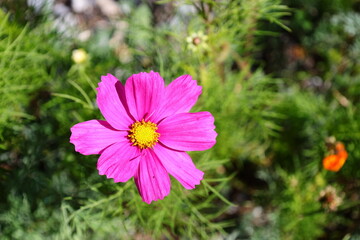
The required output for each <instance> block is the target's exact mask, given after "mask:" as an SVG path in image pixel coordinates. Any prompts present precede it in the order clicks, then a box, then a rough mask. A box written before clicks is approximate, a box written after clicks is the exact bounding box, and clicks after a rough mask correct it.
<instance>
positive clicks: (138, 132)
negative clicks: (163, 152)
mask: <svg viewBox="0 0 360 240" xmlns="http://www.w3.org/2000/svg"><path fill="white" fill-rule="evenodd" d="M157 129H158V128H157V125H156V124H155V123H152V122H150V121H148V122H145V121H144V120H142V121H141V122H139V121H136V122H135V123H133V124H132V125H131V129H130V131H129V135H128V137H129V139H130V141H131V142H132V143H133V146H138V147H139V148H141V149H144V148H149V147H153V146H154V145H155V144H156V143H157V142H158V141H159V140H158V139H159V136H160V134H159V133H157V132H156V130H157Z"/></svg>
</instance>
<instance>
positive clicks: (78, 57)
mask: <svg viewBox="0 0 360 240" xmlns="http://www.w3.org/2000/svg"><path fill="white" fill-rule="evenodd" d="M71 58H72V60H73V61H74V63H76V64H81V63H84V62H86V60H87V59H88V54H87V52H86V51H85V50H84V49H82V48H80V49H75V50H73V51H72V56H71Z"/></svg>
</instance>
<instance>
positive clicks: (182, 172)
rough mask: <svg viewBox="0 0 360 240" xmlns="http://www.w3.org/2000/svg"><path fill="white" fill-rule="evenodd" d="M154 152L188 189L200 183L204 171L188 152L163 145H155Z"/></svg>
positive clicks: (167, 169)
mask: <svg viewBox="0 0 360 240" xmlns="http://www.w3.org/2000/svg"><path fill="white" fill-rule="evenodd" d="M154 152H155V154H156V155H157V156H158V157H159V159H160V161H161V163H162V165H163V166H164V168H165V169H166V171H167V172H168V173H170V174H171V175H172V176H173V177H174V178H176V179H177V180H178V181H179V182H180V183H181V184H182V185H183V186H184V188H186V189H193V188H195V185H199V184H200V181H201V180H202V179H203V176H204V173H203V172H202V171H200V170H198V169H197V168H196V167H195V165H194V163H193V161H192V160H191V158H190V156H189V155H188V154H187V153H186V152H179V151H174V150H171V149H169V148H167V147H163V146H162V145H161V144H156V145H155V146H154Z"/></svg>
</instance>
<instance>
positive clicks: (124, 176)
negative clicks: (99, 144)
mask: <svg viewBox="0 0 360 240" xmlns="http://www.w3.org/2000/svg"><path fill="white" fill-rule="evenodd" d="M140 154H141V153H140V150H139V148H137V147H133V146H131V145H130V143H129V141H127V142H126V141H125V142H119V143H115V144H114V145H111V146H110V147H108V148H107V149H105V150H104V152H103V153H102V154H101V156H100V158H99V160H98V163H97V169H98V170H99V174H100V175H106V177H107V178H113V179H114V182H126V181H128V180H129V179H130V178H132V177H133V176H134V174H135V172H136V171H137V170H138V166H139V161H140V157H139V156H140Z"/></svg>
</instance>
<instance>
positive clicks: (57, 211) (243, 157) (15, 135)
mask: <svg viewBox="0 0 360 240" xmlns="http://www.w3.org/2000/svg"><path fill="white" fill-rule="evenodd" d="M159 3H170V4H173V5H172V6H173V7H174V8H175V10H174V12H173V15H174V16H173V18H172V19H171V20H170V21H169V22H167V21H164V22H161V23H158V24H157V25H155V24H154V23H153V18H154V16H153V12H152V11H151V9H152V8H151V7H150V6H149V5H147V4H144V3H142V4H140V3H139V5H136V4H135V3H134V2H133V1H124V3H121V4H127V7H128V8H130V9H129V11H124V13H123V15H121V16H120V17H119V19H116V20H114V19H111V21H108V24H107V25H106V27H101V28H97V29H96V30H94V31H93V32H92V36H91V38H90V39H89V40H87V41H83V42H81V41H79V40H78V39H75V38H72V37H69V36H67V35H66V34H65V35H61V34H60V33H56V32H55V31H54V30H53V28H52V26H53V25H52V24H53V22H52V20H51V18H48V19H44V20H45V22H44V23H41V24H40V23H36V22H30V23H28V25H27V26H21V25H19V23H18V22H20V23H21V22H23V21H24V18H23V17H19V14H18V13H17V14H13V15H8V14H4V13H3V12H0V87H1V89H2V94H1V97H0V136H2V140H3V141H2V142H1V145H0V146H1V147H2V148H3V149H4V150H2V151H1V152H0V235H1V238H4V239H25V238H26V239H43V238H49V239H118V238H119V239H217V238H227V239H253V240H255V239H276V240H277V239H331V237H335V238H336V239H342V238H344V239H349V238H350V239H351V238H352V237H353V238H355V237H356V236H357V235H356V234H357V233H356V231H355V230H356V228H357V227H358V223H359V222H360V220H359V219H360V218H359V207H358V206H359V205H358V204H359V201H360V197H359V194H358V190H359V187H358V186H359V184H360V183H359V180H358V179H359V177H360V172H359V171H358V167H357V165H358V164H357V160H358V159H359V158H360V150H359V148H358V147H357V146H358V145H359V144H360V134H359V133H360V122H359V118H358V116H359V107H358V105H359V101H360V95H359V91H360V72H359V70H358V65H359V53H360V50H358V49H357V48H359V47H360V43H359V41H358V35H359V33H358V28H357V26H358V25H359V24H358V22H359V21H360V20H359V19H360V18H359V14H358V13H357V12H356V11H355V10H354V11H353V12H352V11H348V10H349V9H351V7H352V5H353V2H352V1H340V0H323V1H320V2H316V3H315V2H313V1H289V2H286V1H285V3H286V4H285V5H284V3H283V2H281V1H278V0H253V1H245V0H234V1H215V0H202V1H198V0H185V1H170V0H165V1H159ZM287 5H289V7H291V8H292V9H291V10H290V8H289V7H287ZM168 6H170V5H168ZM190 6H191V7H192V8H191V9H192V10H190V11H188V10H186V12H185V13H184V10H183V9H182V10H181V9H180V8H182V7H184V8H185V9H186V7H187V9H190ZM4 8H5V9H8V11H9V12H14V11H15V12H16V10H14V8H13V7H11V4H8V3H7V4H6V6H5V7H4ZM314 9H316V10H317V11H316V12H314V11H313V10H314ZM195 10H196V11H195ZM345 10H346V11H345ZM290 12H291V13H292V15H290ZM38 17H39V18H38ZM9 19H11V21H10V20H9ZM26 19H27V18H26ZM37 19H42V18H41V17H40V16H37ZM285 20H286V21H285ZM16 21H18V22H16ZM31 23H32V24H34V25H36V26H32V25H30V24H31ZM101 26H103V25H101ZM289 27H290V28H289ZM274 29H276V31H274ZM290 31H292V32H291V33H290ZM304 33H306V34H304ZM194 36H198V37H199V39H197V41H198V40H200V43H199V44H197V43H196V42H197V41H194V39H191V38H192V37H194ZM284 39H285V43H286V44H283V45H284V46H282V43H283V41H284ZM294 39H295V40H294ZM286 41H288V42H286ZM195 43H196V44H195ZM293 45H296V47H297V48H295V49H297V51H298V52H297V55H296V54H294V50H292V49H294V48H292V47H293ZM263 46H266V47H267V49H266V50H264V49H263ZM76 48H82V49H84V50H85V51H86V52H87V59H86V60H85V61H84V62H81V63H80V62H74V61H71V53H72V51H73V50H74V49H76ZM268 49H271V51H267V50H268ZM289 52H290V53H291V54H292V55H291V54H289ZM295 52H296V51H295ZM299 52H300V53H299ZM273 53H275V55H273V56H272V59H275V61H273V62H268V61H267V58H266V57H267V55H272V54H273ZM282 53H285V54H282ZM283 55H284V56H283ZM278 56H279V58H277V57H278ZM280 57H283V58H282V59H280ZM262 58H264V59H262ZM274 65H275V66H276V67H272V66H274ZM269 69H270V70H272V69H275V70H274V71H271V75H269V74H267V71H269ZM149 70H154V71H158V72H160V74H161V76H162V77H163V78H164V79H165V81H166V82H170V81H172V80H173V79H175V78H176V77H178V76H180V75H183V74H190V75H191V76H192V77H193V78H194V79H197V81H198V83H199V84H200V85H201V86H202V95H201V96H200V98H199V100H198V102H197V104H196V106H194V108H193V109H192V110H193V111H194V112H197V111H210V112H211V113H212V114H213V115H214V117H215V125H216V131H217V133H218V137H217V143H216V145H215V146H214V147H213V148H212V149H211V150H208V151H205V152H193V153H191V157H192V159H193V160H194V163H195V165H196V166H197V168H199V169H200V170H202V171H204V172H205V177H204V180H203V181H202V182H201V184H200V185H199V186H197V187H196V189H193V190H185V189H184V188H183V187H182V186H181V185H180V184H179V183H178V182H177V181H176V180H175V179H173V178H172V179H171V180H172V189H171V192H170V194H169V195H168V196H167V197H165V198H164V200H160V201H157V202H153V203H152V204H151V205H148V204H146V203H144V202H142V201H141V197H140V196H139V194H138V192H137V189H136V186H135V184H134V182H133V181H132V180H130V181H128V182H126V183H114V182H113V181H112V180H110V179H107V178H106V177H105V176H99V175H98V172H97V170H96V161H97V158H98V156H83V155H80V154H78V153H76V152H75V151H74V147H73V145H71V144H70V143H69V136H70V131H69V129H70V127H71V126H73V125H74V124H76V123H78V122H82V121H86V120H90V119H101V118H102V116H101V114H100V111H99V109H98V107H97V106H96V92H97V91H96V87H97V83H98V82H99V81H100V76H101V75H106V74H107V73H111V74H113V75H115V76H117V77H118V78H119V79H120V80H121V81H122V82H123V83H124V82H125V80H126V79H127V78H128V77H129V76H130V75H131V74H133V73H137V72H140V71H149ZM275 76H276V77H275ZM330 136H334V137H335V138H336V139H337V141H341V142H343V143H344V145H345V148H346V151H347V152H348V154H349V157H348V160H347V162H346V163H345V165H344V167H343V168H342V169H341V170H340V171H339V172H326V171H325V170H322V165H321V160H322V159H323V158H324V157H325V156H327V155H328V154H330V152H329V149H327V147H326V144H325V139H326V138H328V137H330ZM327 186H332V187H334V188H335V189H336V190H337V192H338V194H339V197H341V198H342V201H343V202H342V203H341V204H340V205H339V206H338V208H337V209H335V210H334V209H332V210H331V211H330V210H329V209H326V208H325V207H324V202H321V201H320V198H321V197H320V195H321V193H322V191H323V190H324V189H325V187H327ZM329 230H331V231H329ZM328 232H331V235H330V234H328Z"/></svg>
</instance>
